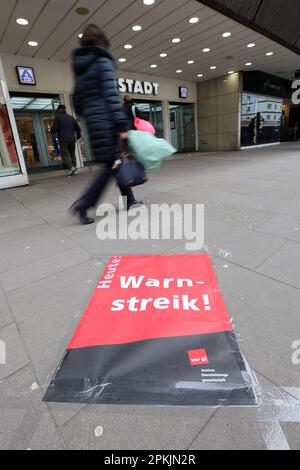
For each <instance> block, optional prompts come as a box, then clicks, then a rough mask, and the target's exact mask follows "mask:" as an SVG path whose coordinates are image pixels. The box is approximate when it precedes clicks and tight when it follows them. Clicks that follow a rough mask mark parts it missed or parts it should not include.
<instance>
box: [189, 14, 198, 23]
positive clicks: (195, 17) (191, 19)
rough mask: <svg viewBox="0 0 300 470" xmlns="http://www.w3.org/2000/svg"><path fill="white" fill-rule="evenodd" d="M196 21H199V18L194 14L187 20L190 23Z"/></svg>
mask: <svg viewBox="0 0 300 470" xmlns="http://www.w3.org/2000/svg"><path fill="white" fill-rule="evenodd" d="M198 21H199V18H197V16H194V17H193V18H190V19H189V22H190V23H191V24H195V23H198Z"/></svg>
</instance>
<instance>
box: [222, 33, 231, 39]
mask: <svg viewBox="0 0 300 470" xmlns="http://www.w3.org/2000/svg"><path fill="white" fill-rule="evenodd" d="M222 36H223V38H229V36H231V33H230V32H229V31H227V32H226V33H223V34H222Z"/></svg>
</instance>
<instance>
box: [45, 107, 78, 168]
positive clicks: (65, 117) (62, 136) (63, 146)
mask: <svg viewBox="0 0 300 470" xmlns="http://www.w3.org/2000/svg"><path fill="white" fill-rule="evenodd" d="M51 133H52V135H54V134H57V136H58V140H59V146H60V152H61V156H62V159H63V162H64V164H65V166H66V168H67V169H68V170H69V176H73V175H75V174H76V171H77V163H76V153H75V151H76V140H79V139H80V138H81V129H80V127H79V124H78V123H77V121H76V119H74V118H73V116H70V115H69V114H67V111H66V107H65V105H63V104H60V105H59V106H58V108H57V115H56V118H55V121H54V124H53V126H52V127H51Z"/></svg>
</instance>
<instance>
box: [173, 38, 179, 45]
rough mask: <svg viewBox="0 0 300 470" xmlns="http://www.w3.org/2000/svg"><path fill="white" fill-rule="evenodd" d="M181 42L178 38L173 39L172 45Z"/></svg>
mask: <svg viewBox="0 0 300 470" xmlns="http://www.w3.org/2000/svg"><path fill="white" fill-rule="evenodd" d="M180 41H181V39H180V38H174V39H172V42H173V44H178V43H179V42H180Z"/></svg>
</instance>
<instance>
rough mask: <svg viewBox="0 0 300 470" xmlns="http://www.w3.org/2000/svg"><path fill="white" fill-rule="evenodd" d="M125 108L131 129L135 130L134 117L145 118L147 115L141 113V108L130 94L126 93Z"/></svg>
mask: <svg viewBox="0 0 300 470" xmlns="http://www.w3.org/2000/svg"><path fill="white" fill-rule="evenodd" d="M123 102H124V109H125V112H126V116H127V119H128V121H129V123H130V130H135V127H134V119H135V118H136V117H138V118H140V119H145V116H144V115H143V114H142V113H141V111H140V110H139V108H138V107H137V106H136V105H135V104H134V101H133V99H132V98H131V96H129V95H125V96H124V98H123Z"/></svg>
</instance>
